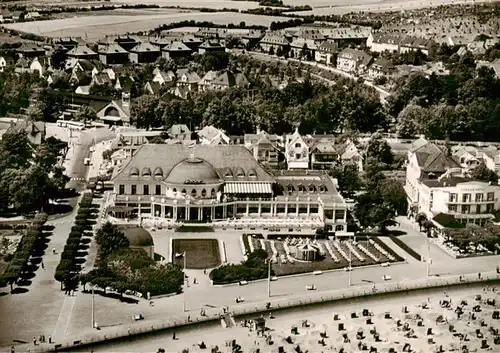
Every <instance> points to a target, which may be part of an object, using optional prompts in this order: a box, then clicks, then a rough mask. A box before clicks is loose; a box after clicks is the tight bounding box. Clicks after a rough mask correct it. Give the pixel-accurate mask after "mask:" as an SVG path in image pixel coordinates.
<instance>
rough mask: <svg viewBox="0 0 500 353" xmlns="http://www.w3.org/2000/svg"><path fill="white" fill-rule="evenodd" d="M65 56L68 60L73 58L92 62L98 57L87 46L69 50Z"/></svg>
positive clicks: (78, 46)
mask: <svg viewBox="0 0 500 353" xmlns="http://www.w3.org/2000/svg"><path fill="white" fill-rule="evenodd" d="M66 55H67V56H68V57H69V58H75V59H79V60H92V59H99V55H98V54H97V53H96V52H95V51H93V50H92V49H90V48H89V47H88V46H87V45H82V44H78V45H77V46H76V47H74V48H73V49H71V50H69V51H68V52H67V53H66Z"/></svg>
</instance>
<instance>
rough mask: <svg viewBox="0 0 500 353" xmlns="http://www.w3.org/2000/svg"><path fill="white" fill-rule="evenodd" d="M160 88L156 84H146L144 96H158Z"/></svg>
mask: <svg viewBox="0 0 500 353" xmlns="http://www.w3.org/2000/svg"><path fill="white" fill-rule="evenodd" d="M160 91H161V86H160V84H159V83H158V82H146V84H145V85H144V92H145V93H146V94H154V95H156V94H160Z"/></svg>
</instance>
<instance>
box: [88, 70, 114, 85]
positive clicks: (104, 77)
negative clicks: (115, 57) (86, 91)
mask: <svg viewBox="0 0 500 353" xmlns="http://www.w3.org/2000/svg"><path fill="white" fill-rule="evenodd" d="M90 86H91V87H92V86H111V80H110V79H109V76H108V74H106V73H104V72H100V73H98V74H97V75H94V76H92V80H91V81H90Z"/></svg>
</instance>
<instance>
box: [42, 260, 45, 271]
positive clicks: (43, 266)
mask: <svg viewBox="0 0 500 353" xmlns="http://www.w3.org/2000/svg"><path fill="white" fill-rule="evenodd" d="M42 270H45V265H44V264H43V260H42Z"/></svg>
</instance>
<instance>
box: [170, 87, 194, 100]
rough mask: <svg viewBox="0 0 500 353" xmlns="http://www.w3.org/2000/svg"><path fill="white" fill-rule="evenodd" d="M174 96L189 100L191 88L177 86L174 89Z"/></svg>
mask: <svg viewBox="0 0 500 353" xmlns="http://www.w3.org/2000/svg"><path fill="white" fill-rule="evenodd" d="M171 92H172V91H171ZM172 94H173V95H174V96H176V97H179V98H182V99H188V98H189V96H190V94H191V91H190V90H189V88H188V87H187V86H179V85H177V86H175V88H174V89H173V92H172Z"/></svg>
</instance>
